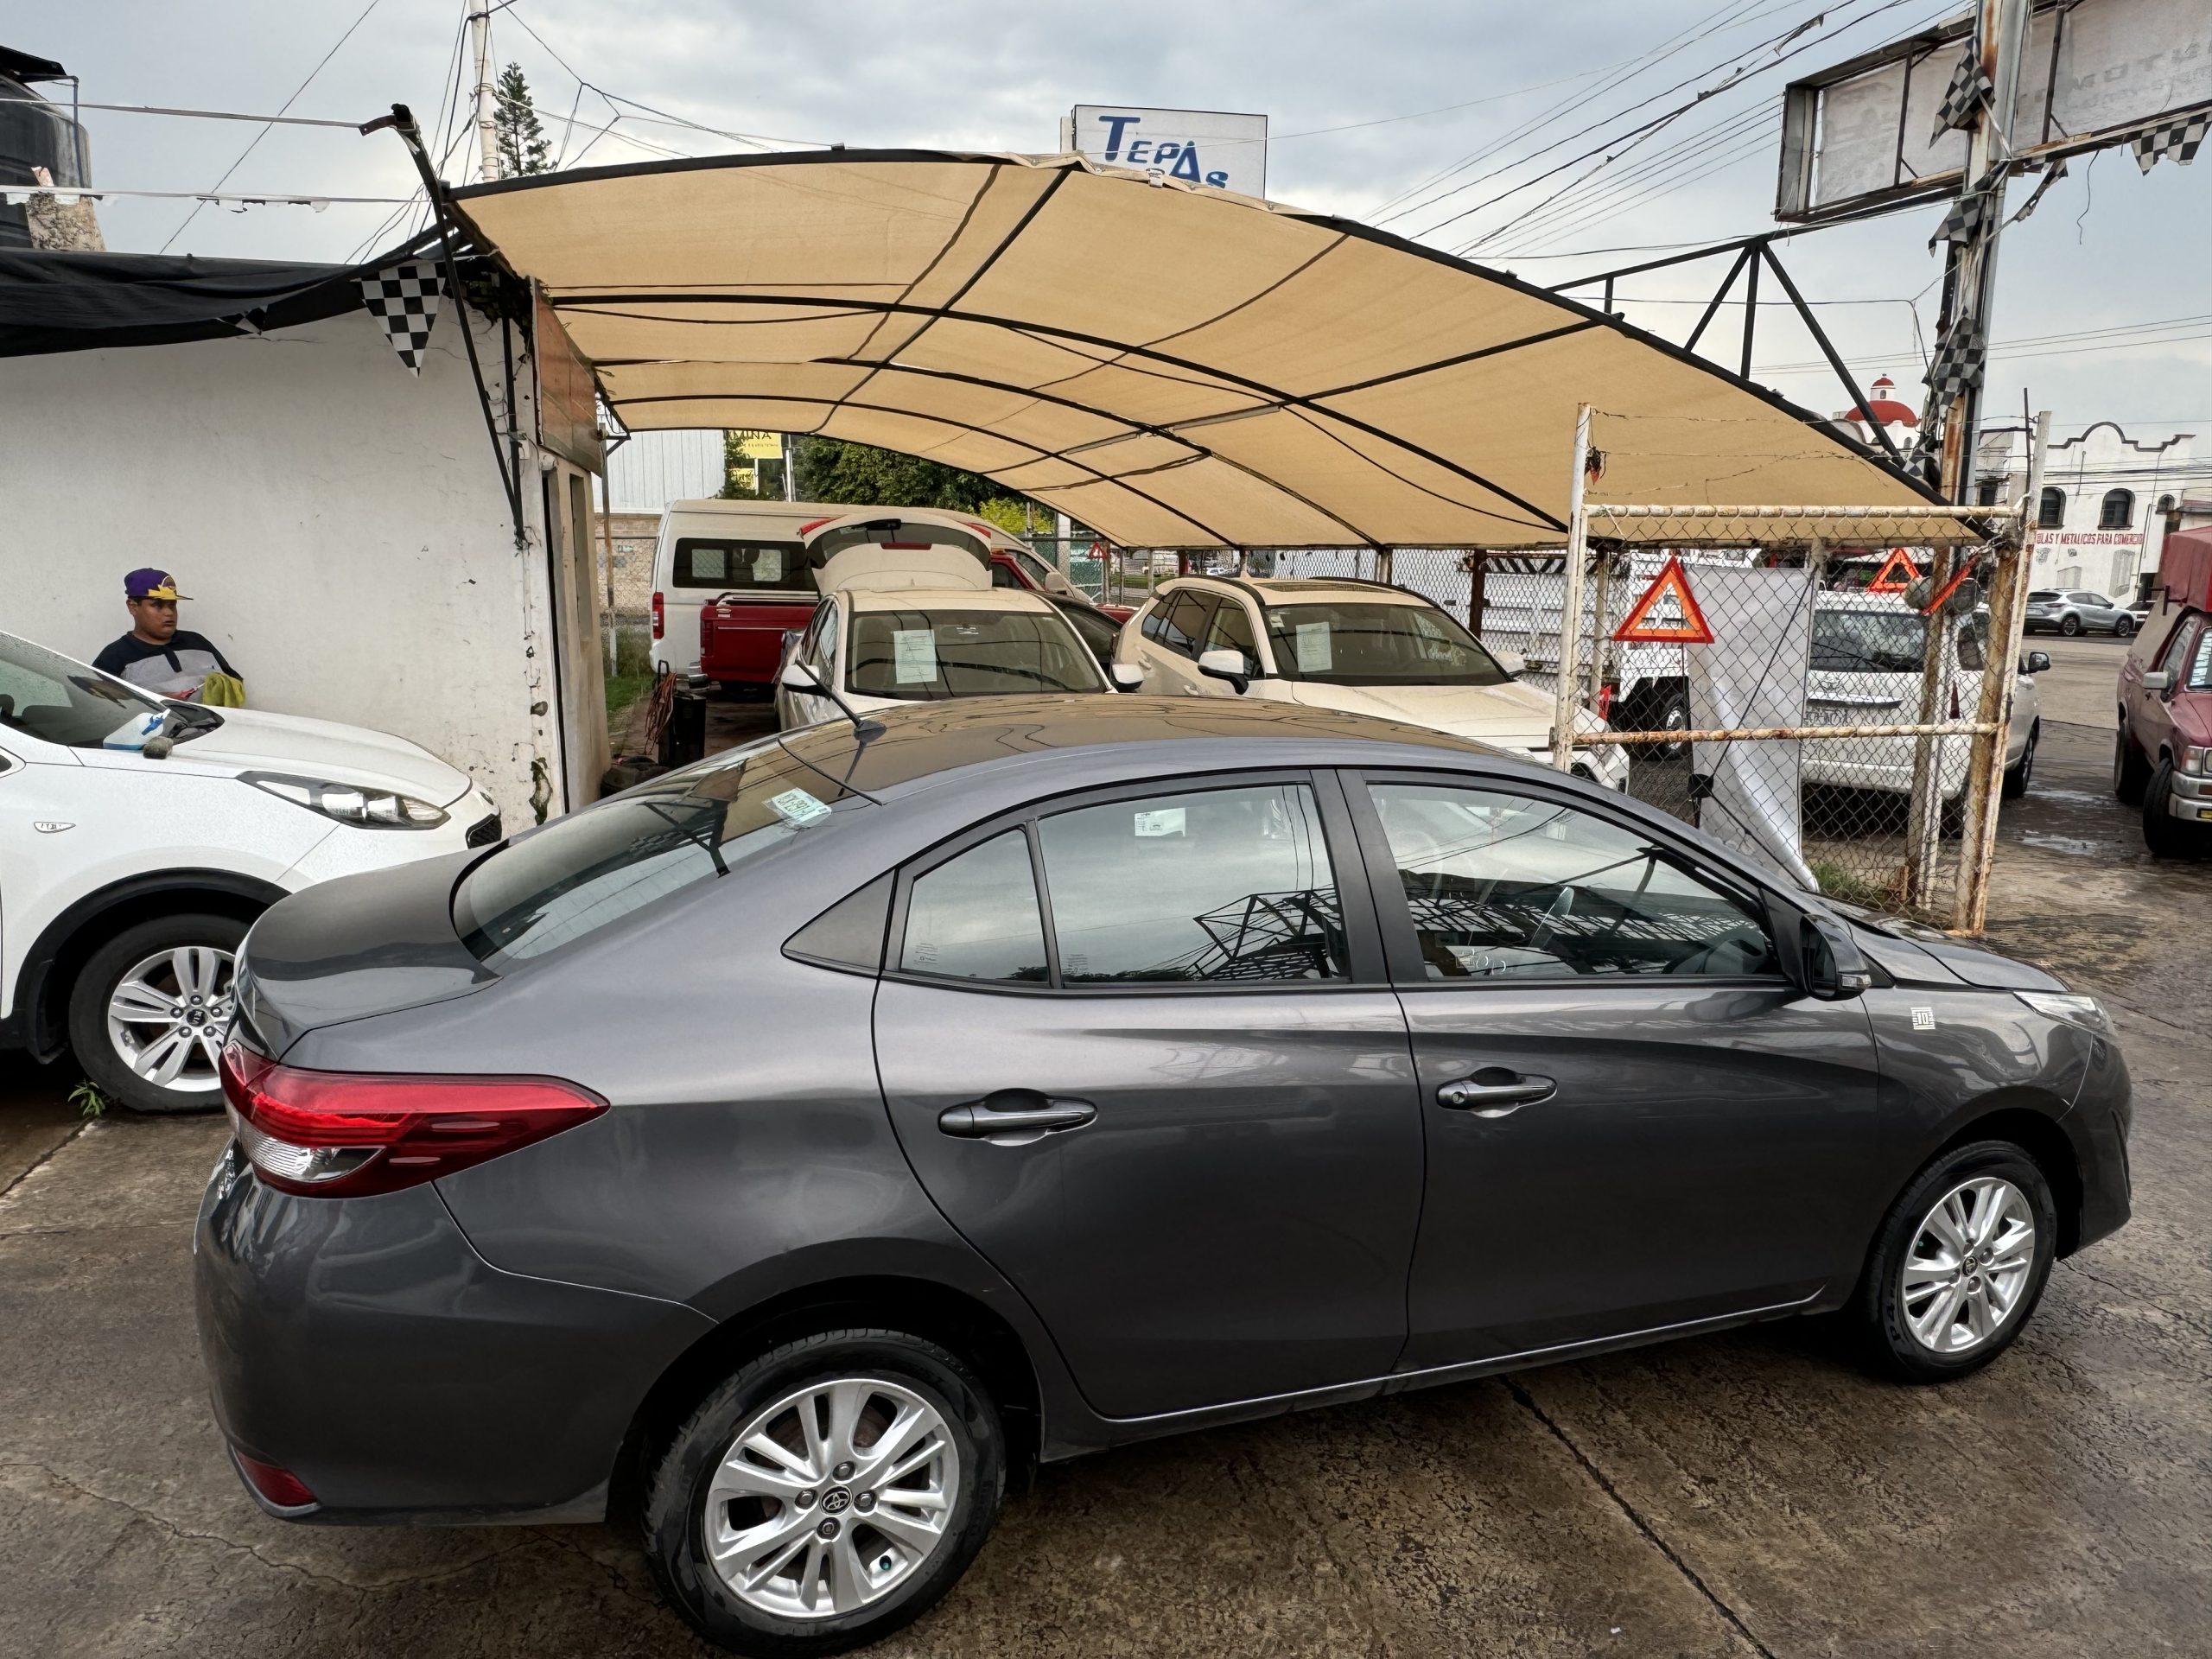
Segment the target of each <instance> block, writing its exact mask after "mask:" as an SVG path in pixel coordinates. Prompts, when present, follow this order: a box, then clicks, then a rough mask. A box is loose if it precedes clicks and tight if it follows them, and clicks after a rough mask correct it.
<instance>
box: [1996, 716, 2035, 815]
mask: <svg viewBox="0 0 2212 1659" xmlns="http://www.w3.org/2000/svg"><path fill="white" fill-rule="evenodd" d="M2042 736H2043V722H2042V721H2037V722H2036V723H2035V724H2034V725H2032V726H2031V727H2029V728H2028V744H2027V747H2025V748H2024V749H2022V750H2021V751H2020V758H2019V759H2018V760H2016V761H2015V762H2013V763H2012V765H2011V766H2007V767H2005V787H2004V791H2003V798H2004V799H2005V800H2008V801H2017V800H2018V799H2019V798H2020V797H2022V796H2023V795H2024V794H2026V793H2027V792H2028V785H2029V782H2030V781H2031V779H2033V778H2034V776H2035V770H2036V744H2037V742H2038V741H2040V740H2041V738H2042Z"/></svg>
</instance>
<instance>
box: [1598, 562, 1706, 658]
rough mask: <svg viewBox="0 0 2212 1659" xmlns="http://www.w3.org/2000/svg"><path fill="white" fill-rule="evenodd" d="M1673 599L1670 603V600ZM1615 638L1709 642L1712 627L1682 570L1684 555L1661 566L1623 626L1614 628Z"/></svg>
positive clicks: (1640, 641) (1664, 642) (1669, 642)
mask: <svg viewBox="0 0 2212 1659" xmlns="http://www.w3.org/2000/svg"><path fill="white" fill-rule="evenodd" d="M1669 599H1672V600H1673V601H1674V603H1673V604H1672V605H1671V606H1669V605H1668V604H1667V601H1669ZM1613 638H1614V639H1618V640H1622V641H1624V642H1627V643H1630V644H1635V645H1711V644H1712V643H1713V630H1712V628H1711V627H1709V626H1707V624H1706V620H1705V613H1704V612H1703V611H1701V610H1700V609H1699V608H1698V606H1697V600H1696V598H1695V597H1694V595H1693V594H1691V593H1690V579H1689V577H1688V575H1687V574H1686V573H1685V572H1684V571H1683V569H1682V561H1681V556H1680V555H1679V554H1675V555H1672V556H1669V558H1668V560H1667V563H1664V564H1663V565H1662V566H1660V567H1659V574H1658V575H1657V576H1656V577H1655V578H1654V579H1653V580H1652V583H1651V586H1650V587H1649V588H1645V589H1644V592H1643V598H1642V599H1639V600H1637V601H1636V603H1635V605H1634V606H1633V607H1630V611H1629V613H1628V616H1627V618H1626V620H1624V621H1623V622H1622V623H1621V625H1620V626H1619V627H1618V628H1616V629H1614V630H1613Z"/></svg>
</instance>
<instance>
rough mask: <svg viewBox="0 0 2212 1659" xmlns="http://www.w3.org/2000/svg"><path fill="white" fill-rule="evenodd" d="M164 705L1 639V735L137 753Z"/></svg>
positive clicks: (22, 642)
mask: <svg viewBox="0 0 2212 1659" xmlns="http://www.w3.org/2000/svg"><path fill="white" fill-rule="evenodd" d="M165 712H166V709H165V707H164V705H162V704H161V703H158V702H154V701H153V700H152V699H150V698H148V697H142V696H139V695H138V694H137V692H136V691H133V690H130V687H128V686H126V685H125V684H124V683H123V682H122V681H120V680H116V679H111V678H109V677H107V676H106V675H105V674H102V673H100V672H99V671H98V670H96V669H92V668H87V667H86V665H85V664H82V663H79V662H74V661H72V660H71V659H70V658H67V657H64V656H62V655H61V654H60V653H59V652H52V651H48V650H47V649H46V648H45V647H44V646H42V645H33V644H31V643H30V641H29V640H28V639H16V637H15V636H14V635H12V634H6V633H0V729H5V730H8V731H11V732H22V733H24V734H28V735H29V736H31V737H35V738H41V739H42V740H44V741H47V742H48V743H60V744H63V745H66V746H67V747H70V748H73V749H97V748H99V747H103V746H104V745H105V743H106V742H107V741H108V740H109V739H111V738H112V739H114V740H115V741H116V747H118V748H130V749H135V748H137V747H138V745H139V742H140V741H142V740H143V737H144V735H145V728H146V721H147V717H148V716H149V715H156V716H158V715H162V714H163V713H165Z"/></svg>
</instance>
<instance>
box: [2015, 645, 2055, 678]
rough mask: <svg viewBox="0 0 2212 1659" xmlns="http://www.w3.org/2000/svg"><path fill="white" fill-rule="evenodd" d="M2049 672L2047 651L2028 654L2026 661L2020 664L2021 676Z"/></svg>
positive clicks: (2048, 654) (2048, 653)
mask: <svg viewBox="0 0 2212 1659" xmlns="http://www.w3.org/2000/svg"><path fill="white" fill-rule="evenodd" d="M2020 672H2022V673H2023V674H2048V673H2049V672H2050V652H2047V651H2031V652H2029V653H2028V658H2027V660H2026V661H2025V662H2024V663H2023V664H2020Z"/></svg>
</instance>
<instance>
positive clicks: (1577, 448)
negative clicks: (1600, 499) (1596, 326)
mask: <svg viewBox="0 0 2212 1659" xmlns="http://www.w3.org/2000/svg"><path fill="white" fill-rule="evenodd" d="M1589 464H1590V405H1589V404H1583V405H1582V406H1581V407H1580V408H1579V409H1577V410H1575V411H1574V471H1573V474H1572V475H1571V476H1570V477H1569V478H1568V480H1567V564H1566V567H1565V569H1563V570H1562V571H1561V572H1560V611H1559V667H1558V669H1557V671H1555V672H1554V675H1553V683H1554V687H1555V693H1554V704H1553V709H1552V765H1553V766H1554V767H1556V768H1557V769H1558V770H1559V771H1560V772H1571V771H1573V765H1574V709H1575V700H1574V683H1575V679H1576V673H1575V670H1576V669H1577V667H1578V666H1579V665H1580V663H1581V660H1582V566H1583V563H1584V561H1585V560H1586V557H1587V556H1588V548H1589V541H1590V526H1589V524H1588V523H1587V521H1586V519H1585V518H1584V517H1583V511H1582V493H1583V489H1584V487H1585V485H1586V482H1587V479H1588V467H1589ZM1533 609H1534V607H1531V610H1532V611H1533Z"/></svg>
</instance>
